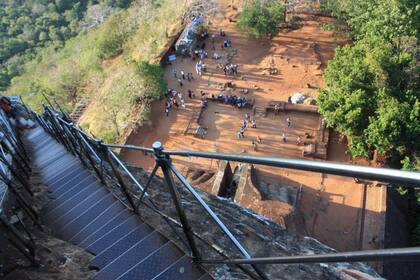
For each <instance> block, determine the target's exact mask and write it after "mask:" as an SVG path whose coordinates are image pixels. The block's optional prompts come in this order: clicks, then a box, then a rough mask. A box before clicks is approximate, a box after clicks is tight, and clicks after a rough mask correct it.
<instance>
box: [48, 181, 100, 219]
mask: <svg viewBox="0 0 420 280" xmlns="http://www.w3.org/2000/svg"><path fill="white" fill-rule="evenodd" d="M99 187H101V185H100V183H99V182H98V181H96V179H95V178H92V177H87V178H86V179H84V180H83V181H80V182H79V183H78V184H75V185H73V186H72V187H69V188H68V189H66V190H63V192H62V193H61V194H60V193H57V192H56V193H54V194H51V197H52V198H54V200H53V201H51V202H50V203H49V204H48V206H47V209H46V210H47V211H48V212H49V211H51V210H53V209H54V208H55V207H57V206H59V205H61V204H63V203H65V202H66V201H68V200H70V199H72V198H73V197H74V196H76V195H78V197H77V200H74V201H72V202H71V205H72V206H71V207H73V206H74V205H76V202H81V201H83V199H84V198H86V197H88V195H89V194H90V193H93V192H94V191H95V190H97V189H98V188H99ZM82 191H84V194H83V196H81V195H80V196H79V193H80V192H82ZM48 212H47V213H48Z"/></svg>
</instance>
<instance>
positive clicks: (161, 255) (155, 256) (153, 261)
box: [117, 242, 183, 280]
mask: <svg viewBox="0 0 420 280" xmlns="http://www.w3.org/2000/svg"><path fill="white" fill-rule="evenodd" d="M182 255H183V254H182V253H181V251H179V250H178V248H176V247H175V245H173V244H172V243H171V242H167V243H166V244H165V245H164V246H162V247H160V248H159V249H158V250H156V251H155V252H153V253H152V254H151V255H149V256H148V257H147V258H145V259H144V260H142V261H141V262H139V263H138V264H136V265H135V266H134V267H132V268H131V269H130V270H128V271H127V272H126V273H124V274H123V275H121V276H120V277H118V278H117V279H118V280H132V279H144V280H149V279H153V278H154V277H155V276H156V275H158V274H159V273H160V272H161V271H162V270H165V269H167V268H168V267H170V266H171V265H173V263H174V262H176V261H177V260H179V259H180V258H181V257H182Z"/></svg>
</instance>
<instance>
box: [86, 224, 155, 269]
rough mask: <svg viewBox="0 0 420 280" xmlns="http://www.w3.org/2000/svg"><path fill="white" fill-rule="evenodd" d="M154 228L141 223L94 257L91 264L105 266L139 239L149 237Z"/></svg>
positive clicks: (98, 266) (99, 266)
mask: <svg viewBox="0 0 420 280" xmlns="http://www.w3.org/2000/svg"><path fill="white" fill-rule="evenodd" d="M152 231H153V229H152V228H151V227H149V226H148V225H146V224H141V225H139V226H137V227H136V228H135V229H133V230H132V231H131V232H129V233H127V234H126V235H124V236H123V237H121V239H119V240H117V241H116V242H115V243H114V244H112V245H111V246H109V247H108V248H106V249H105V250H104V251H102V252H101V253H100V254H98V255H97V256H96V257H95V258H93V260H92V262H91V265H92V266H93V267H97V268H100V269H101V268H103V267H104V266H106V265H107V264H109V263H110V262H112V261H113V260H114V259H116V258H118V257H119V256H120V255H121V254H123V253H124V252H125V251H127V250H128V249H129V248H131V247H132V246H133V245H135V244H136V243H138V242H139V241H141V240H143V239H144V238H147V236H148V235H149V234H151V233H152Z"/></svg>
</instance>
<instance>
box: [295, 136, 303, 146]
mask: <svg viewBox="0 0 420 280" xmlns="http://www.w3.org/2000/svg"><path fill="white" fill-rule="evenodd" d="M296 142H297V144H298V145H300V144H302V137H300V136H298V138H297V139H296Z"/></svg>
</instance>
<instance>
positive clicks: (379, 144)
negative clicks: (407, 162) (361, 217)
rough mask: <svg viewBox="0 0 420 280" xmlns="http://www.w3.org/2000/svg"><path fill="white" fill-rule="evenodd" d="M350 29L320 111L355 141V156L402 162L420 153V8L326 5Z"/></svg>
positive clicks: (407, 4) (394, 1) (399, 1)
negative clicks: (377, 155)
mask: <svg viewBox="0 0 420 280" xmlns="http://www.w3.org/2000/svg"><path fill="white" fill-rule="evenodd" d="M322 4H323V7H324V8H325V9H328V10H329V11H331V13H332V14H334V15H336V16H338V18H339V20H342V21H344V22H345V23H346V24H348V25H349V26H350V28H351V29H350V30H351V31H350V36H351V38H352V39H353V42H354V44H353V45H349V46H344V47H340V48H338V49H337V50H336V55H335V58H334V59H333V60H332V61H330V62H329V64H328V67H327V69H326V73H325V79H326V87H325V88H323V89H321V90H320V94H319V98H318V101H319V106H320V111H321V112H322V114H323V115H324V116H325V118H326V119H327V121H328V123H329V124H330V126H332V127H335V128H337V129H338V130H339V131H340V132H341V133H343V134H345V135H347V136H348V138H349V139H350V141H351V145H350V147H349V150H350V152H351V154H352V155H353V156H364V157H367V156H369V154H370V152H372V151H373V150H376V151H378V152H379V153H381V154H384V155H388V156H389V157H391V158H392V159H393V160H395V161H398V160H401V159H402V158H404V156H405V155H409V154H411V153H413V152H416V151H419V150H420V141H418V139H419V138H420V126H419V123H420V114H419V113H420V111H419V109H420V107H419V106H420V91H419V90H420V82H419V79H418V77H419V68H418V66H417V64H418V57H416V54H417V53H418V50H419V45H418V38H419V37H418V36H419V30H418V26H419V20H420V18H419V13H420V5H419V4H415V3H414V2H413V1H404V0H391V1H387V2H383V1H376V0H368V1H366V0H363V1H362V0H356V1H353V0H352V1H350V0H341V1H329V0H325V1H322Z"/></svg>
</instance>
